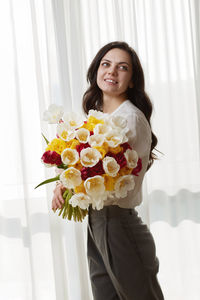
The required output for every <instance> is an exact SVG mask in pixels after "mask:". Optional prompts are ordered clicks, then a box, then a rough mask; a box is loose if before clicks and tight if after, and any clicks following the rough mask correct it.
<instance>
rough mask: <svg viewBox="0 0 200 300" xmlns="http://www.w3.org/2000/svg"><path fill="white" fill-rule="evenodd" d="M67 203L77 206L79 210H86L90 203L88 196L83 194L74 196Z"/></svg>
mask: <svg viewBox="0 0 200 300" xmlns="http://www.w3.org/2000/svg"><path fill="white" fill-rule="evenodd" d="M69 203H70V204H71V205H72V206H73V207H76V206H79V207H80V208H81V209H88V207H89V204H90V203H91V199H90V197H89V196H88V195H86V194H84V193H78V194H74V195H73V196H72V197H71V198H70V200H69Z"/></svg>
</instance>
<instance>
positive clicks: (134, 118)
mask: <svg viewBox="0 0 200 300" xmlns="http://www.w3.org/2000/svg"><path fill="white" fill-rule="evenodd" d="M127 126H128V129H129V132H128V139H129V140H128V142H129V144H130V146H131V147H132V148H133V149H134V150H135V151H136V152H137V153H138V156H139V157H140V158H142V157H144V156H146V155H149V151H150V147H151V128H150V126H149V124H148V122H147V120H144V118H143V117H141V116H138V115H137V114H134V113H133V114H131V115H128V116H127Z"/></svg>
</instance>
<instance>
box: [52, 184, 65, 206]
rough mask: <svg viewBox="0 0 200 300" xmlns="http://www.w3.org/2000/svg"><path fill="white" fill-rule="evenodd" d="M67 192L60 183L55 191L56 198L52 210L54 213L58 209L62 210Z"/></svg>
mask: <svg viewBox="0 0 200 300" xmlns="http://www.w3.org/2000/svg"><path fill="white" fill-rule="evenodd" d="M65 190H66V188H65V187H64V186H63V185H62V184H61V183H58V184H57V185H56V187H55V189H54V191H53V192H54V196H53V199H52V209H53V211H56V210H57V209H58V208H61V207H62V205H63V203H64V202H65V201H64V199H63V196H62V195H63V193H64V191H65Z"/></svg>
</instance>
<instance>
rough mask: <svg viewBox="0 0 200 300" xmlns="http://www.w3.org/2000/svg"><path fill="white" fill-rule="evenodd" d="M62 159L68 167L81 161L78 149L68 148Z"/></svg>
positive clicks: (62, 154)
mask: <svg viewBox="0 0 200 300" xmlns="http://www.w3.org/2000/svg"><path fill="white" fill-rule="evenodd" d="M61 159H62V162H63V163H64V164H66V165H75V164H76V163H77V161H78V160H79V154H78V152H77V151H76V149H70V148H67V149H65V150H63V152H62V153H61Z"/></svg>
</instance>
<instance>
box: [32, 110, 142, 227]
mask: <svg viewBox="0 0 200 300" xmlns="http://www.w3.org/2000/svg"><path fill="white" fill-rule="evenodd" d="M44 120H45V121H48V123H49V124H57V134H56V137H55V138H54V139H53V140H52V141H50V142H49V141H48V140H47V138H46V137H45V136H44V135H43V137H44V138H45V141H46V143H47V147H46V149H45V152H44V154H43V155H42V158H41V160H42V162H43V163H44V164H45V166H46V167H56V172H57V176H55V177H54V178H50V179H48V180H45V181H43V182H42V183H40V184H39V185H38V186H40V185H43V184H46V183H49V182H53V181H59V182H61V183H62V185H63V186H64V187H65V188H66V190H65V192H64V194H63V198H64V200H65V202H64V204H63V206H62V207H61V208H60V212H59V215H61V214H62V217H63V218H68V219H69V220H71V218H72V217H73V219H74V220H75V221H82V220H83V218H84V217H85V216H86V215H87V213H88V207H89V205H92V208H93V209H98V210H99V209H102V208H103V206H104V203H105V201H106V200H107V199H108V198H123V197H126V196H127V193H128V191H130V190H133V189H134V186H135V182H134V176H138V173H139V172H140V170H141V168H142V162H141V159H140V158H139V157H138V154H137V152H136V151H135V150H134V149H132V148H131V146H130V145H129V143H128V128H127V121H126V119H124V118H123V117H121V116H112V115H111V116H110V115H108V114H105V113H102V112H99V111H95V110H90V111H89V113H88V116H87V118H86V119H85V118H84V117H83V116H82V115H80V114H77V113H74V112H71V113H64V110H63V108H62V107H60V106H57V105H54V104H53V105H50V106H49V108H48V110H47V111H45V112H44ZM38 186H37V187H38ZM37 187H36V188H37Z"/></svg>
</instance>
